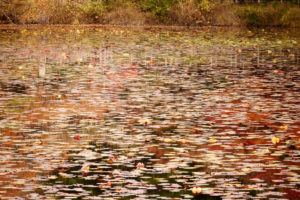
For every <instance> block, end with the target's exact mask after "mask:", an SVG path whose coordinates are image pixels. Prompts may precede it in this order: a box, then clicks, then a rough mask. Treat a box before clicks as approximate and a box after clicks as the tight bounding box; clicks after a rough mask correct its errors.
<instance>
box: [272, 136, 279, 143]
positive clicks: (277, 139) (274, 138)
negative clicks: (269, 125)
mask: <svg viewBox="0 0 300 200" xmlns="http://www.w3.org/2000/svg"><path fill="white" fill-rule="evenodd" d="M279 142H280V139H279V138H278V137H273V138H272V143H273V144H278V143H279Z"/></svg>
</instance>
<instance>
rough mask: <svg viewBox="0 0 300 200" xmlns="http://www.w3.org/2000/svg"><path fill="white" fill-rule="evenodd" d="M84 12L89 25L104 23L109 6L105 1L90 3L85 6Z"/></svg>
mask: <svg viewBox="0 0 300 200" xmlns="http://www.w3.org/2000/svg"><path fill="white" fill-rule="evenodd" d="M82 11H83V13H84V16H85V18H86V21H87V22H89V23H103V20H104V19H103V18H104V15H105V14H107V4H106V3H105V2H103V1H90V2H89V3H87V5H86V6H83V8H82Z"/></svg>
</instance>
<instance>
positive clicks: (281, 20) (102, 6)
mask: <svg viewBox="0 0 300 200" xmlns="http://www.w3.org/2000/svg"><path fill="white" fill-rule="evenodd" d="M239 2H243V3H235V1H231V0H219V1H212V0H115V1H110V0H13V1H8V0H3V1H0V23H14V24H119V25H144V24H163V25H186V26H195V25H197V26H199V25H223V26H224V25H225V26H229V25H235V26H255V27H263V26H284V27H296V26H299V19H300V7H299V1H297V0H296V1H295V0H290V1H287V0H286V1H278V0H277V1H271V2H270V1H260V2H261V3H257V2H256V1H239Z"/></svg>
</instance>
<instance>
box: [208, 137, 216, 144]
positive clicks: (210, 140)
mask: <svg viewBox="0 0 300 200" xmlns="http://www.w3.org/2000/svg"><path fill="white" fill-rule="evenodd" d="M216 141H217V140H216V139H215V138H210V139H209V142H210V143H215V142H216Z"/></svg>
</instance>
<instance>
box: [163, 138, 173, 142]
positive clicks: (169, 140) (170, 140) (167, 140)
mask: <svg viewBox="0 0 300 200" xmlns="http://www.w3.org/2000/svg"><path fill="white" fill-rule="evenodd" d="M164 141H165V142H168V143H169V142H173V140H172V139H170V138H166V139H165V140H164Z"/></svg>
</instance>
